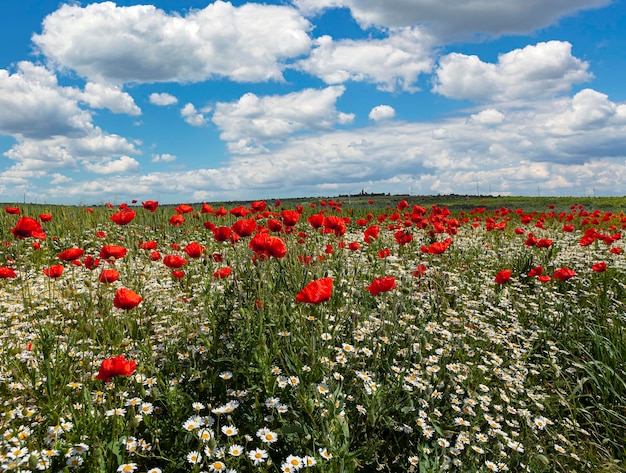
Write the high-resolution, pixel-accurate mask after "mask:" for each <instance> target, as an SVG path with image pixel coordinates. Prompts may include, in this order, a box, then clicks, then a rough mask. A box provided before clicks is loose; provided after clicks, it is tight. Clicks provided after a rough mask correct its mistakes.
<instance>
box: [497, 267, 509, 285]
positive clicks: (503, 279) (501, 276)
mask: <svg viewBox="0 0 626 473" xmlns="http://www.w3.org/2000/svg"><path fill="white" fill-rule="evenodd" d="M510 279H511V270H510V269H503V270H502V271H500V272H499V273H498V274H496V277H495V279H494V281H495V283H496V284H506V283H507V282H509V280H510Z"/></svg>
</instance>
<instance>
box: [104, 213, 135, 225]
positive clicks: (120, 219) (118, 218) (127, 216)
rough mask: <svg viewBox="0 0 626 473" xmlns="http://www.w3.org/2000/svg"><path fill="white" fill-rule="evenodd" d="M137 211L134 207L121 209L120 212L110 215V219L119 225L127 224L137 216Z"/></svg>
mask: <svg viewBox="0 0 626 473" xmlns="http://www.w3.org/2000/svg"><path fill="white" fill-rule="evenodd" d="M135 215H136V214H135V211H134V210H132V209H123V210H120V211H119V212H117V213H115V214H113V215H111V216H110V217H109V220H112V221H113V222H115V223H116V224H117V225H126V224H128V223H130V222H132V221H133V219H134V218H135Z"/></svg>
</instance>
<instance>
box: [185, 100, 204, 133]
mask: <svg viewBox="0 0 626 473" xmlns="http://www.w3.org/2000/svg"><path fill="white" fill-rule="evenodd" d="M180 116H181V117H183V120H185V121H186V122H187V123H189V124H190V125H191V126H197V127H200V126H204V125H206V123H207V121H206V118H205V117H204V115H203V114H202V113H200V112H199V111H198V110H196V107H195V106H194V105H193V104H192V103H188V104H186V105H185V106H184V107H183V108H181V109H180Z"/></svg>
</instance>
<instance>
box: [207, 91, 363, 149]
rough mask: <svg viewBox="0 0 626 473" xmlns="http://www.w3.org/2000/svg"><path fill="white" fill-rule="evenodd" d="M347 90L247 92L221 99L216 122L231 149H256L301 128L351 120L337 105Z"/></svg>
mask: <svg viewBox="0 0 626 473" xmlns="http://www.w3.org/2000/svg"><path fill="white" fill-rule="evenodd" d="M344 90H345V89H344V87H342V86H333V87H327V88H325V89H322V90H317V89H305V90H303V91H300V92H293V93H291V94H287V95H272V96H265V97H258V96H257V95H255V94H253V93H247V94H245V95H243V96H242V97H241V98H240V99H239V100H238V101H236V102H220V103H218V104H217V105H216V107H215V113H214V114H213V122H214V123H215V124H216V125H217V126H218V127H219V128H220V130H221V131H222V133H221V135H220V137H221V138H222V139H223V140H225V141H228V142H229V149H230V150H231V151H232V152H235V153H240V154H246V153H250V152H255V151H258V149H260V148H262V147H263V144H264V143H267V142H274V141H278V140H281V139H284V138H285V137H287V136H288V135H290V134H294V133H296V132H299V131H302V130H321V129H330V128H331V127H333V126H334V125H335V124H337V123H339V124H347V123H350V122H351V121H352V120H353V118H354V116H353V115H352V114H346V113H341V112H339V111H337V109H336V108H335V103H336V101H337V98H339V97H340V96H341V95H342V94H343V92H344ZM263 149H264V148H263Z"/></svg>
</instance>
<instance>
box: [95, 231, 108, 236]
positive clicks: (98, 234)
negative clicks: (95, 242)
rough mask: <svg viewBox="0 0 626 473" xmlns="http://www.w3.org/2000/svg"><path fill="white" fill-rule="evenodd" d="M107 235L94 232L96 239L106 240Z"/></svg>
mask: <svg viewBox="0 0 626 473" xmlns="http://www.w3.org/2000/svg"><path fill="white" fill-rule="evenodd" d="M106 236H107V234H106V233H104V232H102V231H100V232H96V238H106Z"/></svg>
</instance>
